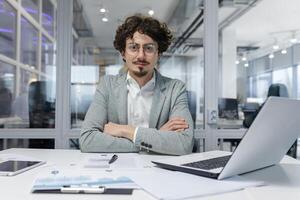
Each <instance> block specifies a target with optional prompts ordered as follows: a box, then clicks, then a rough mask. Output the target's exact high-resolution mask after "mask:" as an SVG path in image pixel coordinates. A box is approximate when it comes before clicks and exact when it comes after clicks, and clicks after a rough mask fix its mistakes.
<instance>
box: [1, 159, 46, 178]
mask: <svg viewBox="0 0 300 200" xmlns="http://www.w3.org/2000/svg"><path fill="white" fill-rule="evenodd" d="M45 163H46V162H45V161H23V160H7V161H4V162H1V163H0V176H14V175H16V174H19V173H22V172H25V171H27V170H29V169H32V168H35V167H37V166H40V165H42V164H45Z"/></svg>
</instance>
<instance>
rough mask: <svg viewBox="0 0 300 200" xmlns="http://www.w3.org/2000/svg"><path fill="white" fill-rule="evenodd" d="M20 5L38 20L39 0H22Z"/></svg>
mask: <svg viewBox="0 0 300 200" xmlns="http://www.w3.org/2000/svg"><path fill="white" fill-rule="evenodd" d="M21 2H22V7H23V8H24V9H25V10H26V11H27V12H28V13H29V14H30V15H31V16H32V17H33V18H34V19H35V20H36V21H37V22H38V21H39V0H22V1H21Z"/></svg>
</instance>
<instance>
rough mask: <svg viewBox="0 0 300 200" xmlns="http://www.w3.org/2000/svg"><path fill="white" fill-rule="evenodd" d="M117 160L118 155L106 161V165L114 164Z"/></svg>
mask: <svg viewBox="0 0 300 200" xmlns="http://www.w3.org/2000/svg"><path fill="white" fill-rule="evenodd" d="M117 159H118V155H116V154H114V155H113V156H112V157H111V159H110V160H109V161H108V164H111V163H113V162H115V161H116V160H117Z"/></svg>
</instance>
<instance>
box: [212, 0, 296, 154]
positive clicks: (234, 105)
mask: <svg viewBox="0 0 300 200" xmlns="http://www.w3.org/2000/svg"><path fill="white" fill-rule="evenodd" d="M299 5H300V4H299V2H297V1H290V2H289V3H288V4H285V2H284V1H283V0H249V1H236V2H234V3H231V4H223V5H220V6H221V7H220V12H219V15H220V16H219V17H220V18H222V17H223V16H222V10H224V13H223V15H226V12H227V11H228V10H231V11H232V13H231V14H230V15H228V16H227V20H226V21H224V22H221V23H220V24H219V27H220V29H219V31H220V58H221V62H220V82H219V83H220V86H219V109H218V111H219V120H218V128H219V130H220V131H219V135H218V137H219V138H222V139H223V138H224V141H225V143H224V144H223V143H222V142H223V141H222V140H221V141H220V142H219V145H220V148H227V149H228V148H229V149H230V150H233V149H234V148H235V147H236V146H237V145H238V142H239V141H240V138H241V137H242V135H243V134H244V133H245V129H246V128H248V127H249V126H250V125H251V123H252V121H253V119H254V118H255V115H256V114H257V112H258V110H259V109H260V107H261V106H262V105H263V103H264V102H265V101H266V98H267V97H268V96H274V95H275V94H272V93H271V92H270V88H271V87H272V86H274V85H280V88H281V89H280V90H281V91H280V93H279V94H276V95H278V96H284V97H289V98H299V97H298V95H297V94H298V93H299V92H298V91H299V89H298V77H299V76H298V67H297V66H298V65H299V59H297V58H299V54H297V53H296V52H298V53H299V42H300V40H299V39H300V26H299V24H297V23H295V22H293V21H294V20H293V19H296V18H297V16H296V15H297V14H296V13H297V12H296V7H297V6H299ZM266 10H272V12H270V13H269V14H268V16H267V17H266V15H265V14H266V13H265V11H266ZM295 57H296V58H295ZM224 113H225V114H224ZM226 129H235V130H234V131H232V130H231V131H227V130H226Z"/></svg>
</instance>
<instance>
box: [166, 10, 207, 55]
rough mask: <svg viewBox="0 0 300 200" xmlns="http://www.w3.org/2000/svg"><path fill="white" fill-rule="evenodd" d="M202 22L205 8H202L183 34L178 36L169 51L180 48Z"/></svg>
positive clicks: (172, 51)
mask: <svg viewBox="0 0 300 200" xmlns="http://www.w3.org/2000/svg"><path fill="white" fill-rule="evenodd" d="M201 24H203V10H201V12H200V13H199V15H197V17H196V18H195V19H194V20H193V22H192V23H191V24H190V25H189V26H188V28H187V29H186V30H185V31H184V32H183V33H182V35H181V36H179V37H178V39H177V40H176V41H175V43H174V44H173V45H172V46H171V47H170V50H169V52H171V53H174V52H175V51H176V49H177V48H179V47H180V46H181V45H182V44H183V43H184V42H185V41H186V40H187V39H188V38H189V37H190V36H191V35H192V34H193V33H194V32H195V31H196V30H197V29H198V28H199V27H200V26H201Z"/></svg>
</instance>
